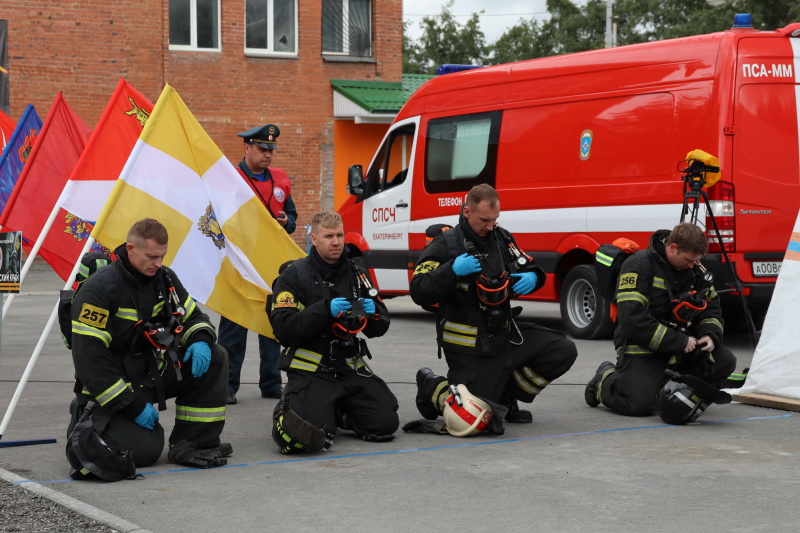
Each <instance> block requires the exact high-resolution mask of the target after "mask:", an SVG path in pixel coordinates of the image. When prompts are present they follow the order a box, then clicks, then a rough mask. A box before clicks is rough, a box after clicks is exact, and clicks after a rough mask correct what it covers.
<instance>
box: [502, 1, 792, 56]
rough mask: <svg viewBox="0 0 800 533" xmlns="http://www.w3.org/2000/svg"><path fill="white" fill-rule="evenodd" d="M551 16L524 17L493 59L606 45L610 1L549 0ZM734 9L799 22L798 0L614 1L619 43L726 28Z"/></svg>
mask: <svg viewBox="0 0 800 533" xmlns="http://www.w3.org/2000/svg"><path fill="white" fill-rule="evenodd" d="M547 11H548V12H549V13H550V18H549V19H548V20H547V21H545V22H541V23H538V22H536V21H534V20H531V21H525V20H521V21H520V22H519V23H518V24H517V25H516V26H513V27H512V28H509V30H508V31H507V32H506V33H505V34H503V35H502V36H501V37H500V38H499V39H498V40H497V42H496V43H494V44H493V45H491V46H490V47H489V48H490V50H491V53H492V62H493V63H506V62H510V61H520V60H523V59H533V58H536V57H544V56H550V55H557V54H566V53H571V52H580V51H584V50H594V49H597V48H603V47H604V46H605V25H606V1H605V0H588V1H587V2H586V3H584V4H583V5H581V6H576V5H575V4H573V3H572V2H571V1H570V0H547ZM735 13H751V14H752V15H753V26H754V27H755V28H756V29H761V30H774V29H776V28H781V27H784V26H786V25H787V24H790V23H792V22H796V21H800V2H798V1H797V0H731V1H729V2H725V3H723V4H721V5H719V6H714V5H711V4H709V3H708V2H707V1H706V0H615V2H614V21H615V22H616V27H617V28H616V43H617V45H625V44H634V43H641V42H646V41H656V40H662V39H672V38H675V37H685V36H688V35H701V34H705V33H711V32H715V31H723V30H727V29H729V28H730V27H731V25H732V24H733V15H734V14H735Z"/></svg>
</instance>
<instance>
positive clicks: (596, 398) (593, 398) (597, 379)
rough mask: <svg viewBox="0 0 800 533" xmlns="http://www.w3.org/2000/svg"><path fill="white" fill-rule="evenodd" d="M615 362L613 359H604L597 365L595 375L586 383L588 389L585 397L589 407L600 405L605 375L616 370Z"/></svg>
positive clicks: (584, 394)
mask: <svg viewBox="0 0 800 533" xmlns="http://www.w3.org/2000/svg"><path fill="white" fill-rule="evenodd" d="M614 368H615V367H614V363H612V362H611V361H603V362H602V363H600V366H598V367H597V372H595V374H594V377H593V378H592V379H591V380H589V383H587V384H586V390H585V391H584V393H583V399H584V400H586V405H588V406H589V407H597V406H598V405H600V390H601V385H602V384H603V380H604V379H605V377H606V376H607V375H608V374H610V373H611V372H612V371H613V370H614Z"/></svg>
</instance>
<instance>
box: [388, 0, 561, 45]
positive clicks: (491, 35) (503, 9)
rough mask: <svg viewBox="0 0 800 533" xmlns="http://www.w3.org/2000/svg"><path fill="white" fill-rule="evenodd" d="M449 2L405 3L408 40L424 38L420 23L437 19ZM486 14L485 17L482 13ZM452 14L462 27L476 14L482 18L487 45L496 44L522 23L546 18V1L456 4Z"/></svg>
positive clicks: (415, 0)
mask: <svg viewBox="0 0 800 533" xmlns="http://www.w3.org/2000/svg"><path fill="white" fill-rule="evenodd" d="M446 3H447V0H403V20H404V21H407V22H411V27H410V28H409V36H410V37H411V38H412V39H419V38H420V36H421V35H422V31H421V30H420V26H419V25H420V22H422V17H423V16H426V15H438V14H439V13H441V12H442V5H444V4H446ZM481 10H483V11H484V12H483V13H480V11H481ZM451 12H452V13H453V15H454V16H455V17H456V21H457V22H458V23H459V24H462V25H463V24H464V23H466V22H467V20H469V18H470V16H472V14H473V13H478V16H479V17H480V22H481V24H480V28H481V31H483V34H484V35H485V36H486V43H487V44H489V43H493V42H495V41H496V40H497V39H498V38H499V37H500V36H501V35H503V34H504V33H505V32H506V30H507V29H508V28H510V27H512V26H515V25H516V24H517V23H518V22H519V20H520V19H525V20H528V19H531V18H534V17H537V18H543V17H546V14H547V11H546V9H545V0H502V1H500V0H495V1H494V2H487V1H486V0H455V4H454V5H453V7H452V9H451Z"/></svg>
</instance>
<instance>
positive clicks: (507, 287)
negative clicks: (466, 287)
mask: <svg viewBox="0 0 800 533" xmlns="http://www.w3.org/2000/svg"><path fill="white" fill-rule="evenodd" d="M475 286H476V287H477V289H478V299H479V300H480V301H481V303H483V305H485V306H487V307H496V306H498V305H502V304H503V303H504V302H505V301H506V300H508V296H509V293H510V291H511V277H510V276H509V275H508V272H506V271H503V273H502V274H500V275H499V276H497V277H495V278H489V277H487V276H485V275H483V274H480V275H479V276H478V277H477V278H476V279H475Z"/></svg>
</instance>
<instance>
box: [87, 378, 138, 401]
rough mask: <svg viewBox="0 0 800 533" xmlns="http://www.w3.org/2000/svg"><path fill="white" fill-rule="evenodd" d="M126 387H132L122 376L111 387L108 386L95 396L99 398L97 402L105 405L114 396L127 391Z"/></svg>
mask: <svg viewBox="0 0 800 533" xmlns="http://www.w3.org/2000/svg"><path fill="white" fill-rule="evenodd" d="M125 389H129V390H130V387H128V384H127V383H125V380H123V379H122V378H120V379H119V380H118V381H117V382H116V383H114V384H113V385H111V386H110V387H109V388H107V389H106V390H104V391H103V392H101V393H100V394H98V395H97V396H95V399H96V400H97V403H99V404H100V405H105V404H107V403H108V402H110V401H111V400H113V399H114V398H116V397H117V396H119V395H120V394H122V393H123V392H124V391H125Z"/></svg>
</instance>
